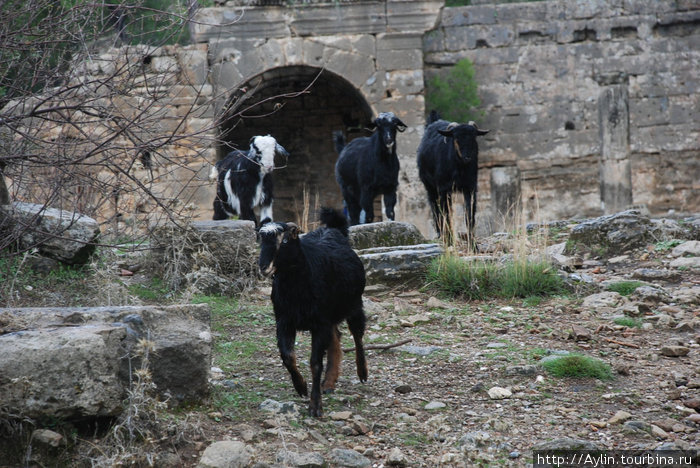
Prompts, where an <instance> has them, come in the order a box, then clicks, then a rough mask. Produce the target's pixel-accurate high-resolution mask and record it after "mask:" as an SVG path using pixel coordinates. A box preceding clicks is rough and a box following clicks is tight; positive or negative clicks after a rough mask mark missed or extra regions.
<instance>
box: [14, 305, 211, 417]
mask: <svg viewBox="0 0 700 468" xmlns="http://www.w3.org/2000/svg"><path fill="white" fill-rule="evenodd" d="M0 315H2V316H3V317H5V318H8V317H9V319H10V320H14V325H13V324H10V325H9V326H8V328H9V329H10V330H15V331H13V332H12V333H7V334H4V335H0V350H2V352H0V376H2V377H0V392H1V393H2V394H3V395H4V397H3V403H4V404H5V405H6V406H7V407H8V408H10V409H12V410H13V411H15V412H16V413H17V414H25V415H28V416H32V417H38V416H57V417H64V418H68V419H70V418H77V417H90V416H114V415H117V414H119V413H120V412H121V411H122V410H123V405H122V400H123V398H124V397H125V395H126V389H127V388H128V387H129V381H130V378H131V377H132V376H131V375H130V369H131V370H132V371H133V370H135V369H139V368H140V367H141V362H142V357H141V355H140V354H139V353H138V352H137V349H136V348H137V347H138V342H139V340H141V339H143V340H147V341H148V342H151V343H152V346H153V352H152V353H150V354H149V356H148V367H149V369H150V371H151V375H152V378H153V382H154V383H155V384H156V387H157V389H158V391H159V392H160V393H161V395H163V396H166V395H167V396H168V397H170V398H171V402H172V403H177V402H178V401H183V400H191V401H198V400H200V399H201V398H202V397H203V396H205V395H207V394H208V381H207V379H208V376H209V369H210V367H211V333H210V329H209V321H210V316H209V307H208V306H207V305H205V304H202V305H186V306H185V305H183V306H165V307H155V306H130V307H74V308H61V309H59V308H17V309H0Z"/></svg>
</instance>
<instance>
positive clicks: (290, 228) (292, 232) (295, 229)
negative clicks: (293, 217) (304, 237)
mask: <svg viewBox="0 0 700 468" xmlns="http://www.w3.org/2000/svg"><path fill="white" fill-rule="evenodd" d="M287 232H289V238H290V239H296V238H298V237H299V234H300V233H301V229H299V226H297V225H296V224H294V223H287Z"/></svg>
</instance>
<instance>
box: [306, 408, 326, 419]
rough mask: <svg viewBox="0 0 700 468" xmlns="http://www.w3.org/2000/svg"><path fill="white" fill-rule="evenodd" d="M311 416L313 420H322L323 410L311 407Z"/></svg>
mask: <svg viewBox="0 0 700 468" xmlns="http://www.w3.org/2000/svg"><path fill="white" fill-rule="evenodd" d="M309 416H311V417H312V418H320V417H321V416H323V410H322V409H321V408H314V407H313V406H312V405H309Z"/></svg>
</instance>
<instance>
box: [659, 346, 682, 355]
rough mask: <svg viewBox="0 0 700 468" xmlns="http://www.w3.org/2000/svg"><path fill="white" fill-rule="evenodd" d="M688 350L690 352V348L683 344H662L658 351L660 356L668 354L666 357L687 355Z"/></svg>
mask: <svg viewBox="0 0 700 468" xmlns="http://www.w3.org/2000/svg"><path fill="white" fill-rule="evenodd" d="M689 352H690V348H687V347H685V346H675V345H669V346H663V347H662V348H661V351H659V353H660V354H661V355H662V356H668V357H682V356H687V355H688V353H689Z"/></svg>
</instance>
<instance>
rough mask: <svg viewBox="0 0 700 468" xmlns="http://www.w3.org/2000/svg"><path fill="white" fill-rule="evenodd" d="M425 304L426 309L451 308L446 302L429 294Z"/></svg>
mask: <svg viewBox="0 0 700 468" xmlns="http://www.w3.org/2000/svg"><path fill="white" fill-rule="evenodd" d="M425 306H426V307H427V308H428V309H451V308H452V307H451V306H450V305H449V304H448V303H446V302H443V301H441V300H440V299H437V298H435V297H433V296H430V297H429V298H428V302H426V304H425Z"/></svg>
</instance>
